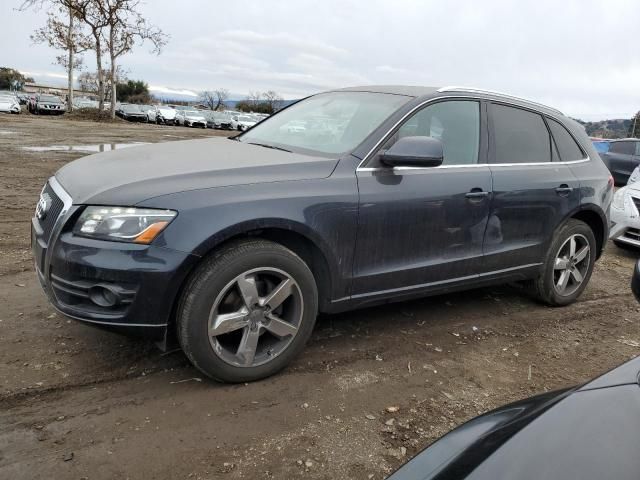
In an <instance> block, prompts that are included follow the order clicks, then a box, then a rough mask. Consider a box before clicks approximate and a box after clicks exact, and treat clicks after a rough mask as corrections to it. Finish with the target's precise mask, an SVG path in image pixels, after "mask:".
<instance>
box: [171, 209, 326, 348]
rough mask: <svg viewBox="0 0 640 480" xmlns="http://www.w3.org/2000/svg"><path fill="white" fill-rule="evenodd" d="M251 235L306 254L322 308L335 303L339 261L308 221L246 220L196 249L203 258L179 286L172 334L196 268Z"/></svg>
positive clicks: (172, 313)
mask: <svg viewBox="0 0 640 480" xmlns="http://www.w3.org/2000/svg"><path fill="white" fill-rule="evenodd" d="M249 238H262V239H265V240H270V241H272V242H275V243H279V244H281V245H283V246H285V247H286V248H288V249H290V250H291V251H293V252H294V253H295V254H296V255H298V256H299V257H300V258H302V260H303V261H304V262H305V263H306V264H307V265H308V266H309V268H310V269H311V271H312V273H313V275H314V277H315V279H316V283H317V287H318V307H319V310H320V311H324V310H326V306H328V305H329V304H330V303H331V299H332V296H333V293H332V292H333V288H334V286H335V282H336V277H335V275H336V272H337V269H336V265H335V263H334V262H333V261H332V256H331V255H330V254H329V253H328V252H329V250H328V247H327V246H326V245H324V242H322V240H321V239H320V238H318V236H317V234H314V232H313V231H312V230H311V229H310V228H308V227H306V226H305V225H302V224H299V223H297V222H291V221H285V220H282V219H263V220H255V221H249V222H243V223H239V224H236V225H233V226H230V227H227V228H225V229H223V230H221V231H220V232H218V233H216V234H215V235H213V236H212V237H210V238H209V239H207V240H206V241H205V242H203V243H202V244H201V245H199V246H198V248H197V249H196V253H197V255H198V256H200V257H201V259H200V261H198V262H196V263H195V264H194V265H193V266H192V267H191V270H190V271H189V273H188V274H187V275H186V276H185V279H184V280H183V282H182V284H181V285H180V288H179V289H178V292H177V294H176V297H175V300H174V302H173V306H172V311H171V315H170V317H169V324H168V328H167V333H168V336H169V337H172V336H173V333H174V329H175V318H176V309H177V306H178V304H179V302H180V298H181V297H182V294H183V292H184V289H185V286H186V285H187V283H188V281H189V278H190V277H191V275H192V273H193V272H194V271H195V269H196V268H197V267H198V266H199V265H200V264H201V263H202V262H203V261H204V260H205V259H206V258H208V257H209V256H210V255H213V254H214V253H215V252H217V251H218V250H220V249H221V248H224V247H225V246H226V245H229V244H230V243H232V242H235V241H239V240H243V239H249Z"/></svg>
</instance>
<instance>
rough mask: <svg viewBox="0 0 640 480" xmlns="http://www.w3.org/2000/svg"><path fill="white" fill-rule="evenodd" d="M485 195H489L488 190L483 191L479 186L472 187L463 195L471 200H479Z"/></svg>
mask: <svg viewBox="0 0 640 480" xmlns="http://www.w3.org/2000/svg"><path fill="white" fill-rule="evenodd" d="M487 195H489V192H485V191H484V190H481V189H480V188H472V189H471V191H470V192H469V193H467V194H466V195H465V197H467V198H469V199H471V200H480V199H483V198H484V197H486V196H487Z"/></svg>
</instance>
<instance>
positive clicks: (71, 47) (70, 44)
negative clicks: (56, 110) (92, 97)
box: [67, 9, 75, 112]
mask: <svg viewBox="0 0 640 480" xmlns="http://www.w3.org/2000/svg"><path fill="white" fill-rule="evenodd" d="M67 47H68V48H69V61H68V62H67V69H68V72H67V73H68V75H69V77H68V82H69V84H68V89H69V92H68V93H67V111H68V112H73V67H74V65H73V62H74V58H73V57H74V53H75V52H74V50H75V45H74V44H73V12H72V11H71V9H69V31H68V34H67Z"/></svg>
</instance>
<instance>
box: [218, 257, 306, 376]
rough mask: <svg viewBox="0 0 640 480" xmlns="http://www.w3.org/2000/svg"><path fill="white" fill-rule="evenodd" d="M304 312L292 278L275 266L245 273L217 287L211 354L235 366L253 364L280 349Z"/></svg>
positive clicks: (256, 364) (265, 361)
mask: <svg viewBox="0 0 640 480" xmlns="http://www.w3.org/2000/svg"><path fill="white" fill-rule="evenodd" d="M303 312H304V302H303V299H302V292H301V290H300V287H299V286H298V284H297V283H296V281H295V280H294V279H293V278H292V277H291V276H290V275H289V274H287V273H286V272H284V271H282V270H279V269H276V268H268V267H264V268H257V269H252V270H249V271H247V272H244V273H242V274H240V275H238V276H237V277H236V278H234V279H233V280H232V281H231V282H229V283H228V284H227V285H226V286H225V287H224V288H223V289H222V291H221V292H220V294H219V295H218V297H217V298H216V300H215V302H214V303H213V307H212V308H211V311H210V314H209V322H208V335H209V342H210V343H211V346H212V348H213V351H214V352H215V354H216V355H217V356H218V357H219V358H220V359H222V360H223V361H225V362H226V363H228V364H230V365H233V366H236V367H256V366H259V365H263V364H265V363H268V362H269V361H271V360H273V359H274V358H275V357H277V356H278V355H280V354H281V353H282V352H284V351H285V350H286V349H287V347H288V346H289V344H290V343H291V341H292V340H293V338H294V337H295V336H296V334H297V333H298V330H299V328H300V324H301V322H302V316H303Z"/></svg>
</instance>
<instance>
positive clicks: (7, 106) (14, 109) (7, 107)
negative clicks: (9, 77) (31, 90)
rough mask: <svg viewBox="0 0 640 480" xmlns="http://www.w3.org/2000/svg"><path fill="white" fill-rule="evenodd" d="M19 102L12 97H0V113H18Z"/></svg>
mask: <svg viewBox="0 0 640 480" xmlns="http://www.w3.org/2000/svg"><path fill="white" fill-rule="evenodd" d="M21 111H22V110H21V108H20V101H19V100H18V99H17V98H16V97H15V96H13V95H0V112H2V113H20V112H21Z"/></svg>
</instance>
